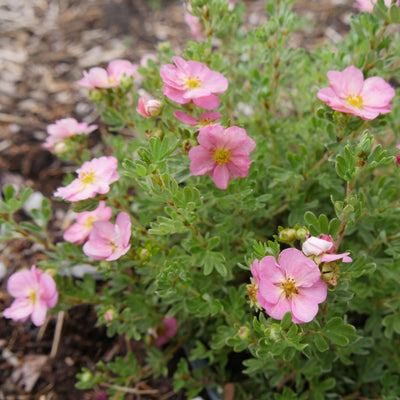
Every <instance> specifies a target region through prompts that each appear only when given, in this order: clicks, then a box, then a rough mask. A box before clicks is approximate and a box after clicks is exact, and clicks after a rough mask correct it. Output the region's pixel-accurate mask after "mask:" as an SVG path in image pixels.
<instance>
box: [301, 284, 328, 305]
mask: <svg viewBox="0 0 400 400" xmlns="http://www.w3.org/2000/svg"><path fill="white" fill-rule="evenodd" d="M297 290H298V293H299V294H300V295H301V296H306V297H309V298H312V299H314V301H316V302H317V303H322V302H323V301H325V299H326V296H327V294H328V286H327V284H326V283H325V282H324V281H322V280H318V281H317V282H315V283H314V285H312V286H310V287H299V288H298V289H297Z"/></svg>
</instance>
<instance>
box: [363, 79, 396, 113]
mask: <svg viewBox="0 0 400 400" xmlns="http://www.w3.org/2000/svg"><path fill="white" fill-rule="evenodd" d="M394 95H395V90H394V89H393V88H392V87H391V86H390V85H389V84H388V83H386V82H385V81H384V80H383V79H382V78H379V77H372V78H368V79H366V80H365V82H364V87H363V89H362V92H361V97H362V98H363V101H364V105H365V106H369V107H380V108H382V107H383V108H386V107H387V106H388V105H389V103H390V101H391V100H392V99H393V97H394Z"/></svg>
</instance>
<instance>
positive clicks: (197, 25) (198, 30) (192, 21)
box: [183, 3, 205, 41]
mask: <svg viewBox="0 0 400 400" xmlns="http://www.w3.org/2000/svg"><path fill="white" fill-rule="evenodd" d="M192 12H193V9H192V6H191V4H190V3H186V4H185V11H184V14H183V18H184V19H185V22H186V24H187V25H188V27H189V29H190V33H191V34H192V36H193V39H194V40H196V41H199V40H203V39H204V37H205V33H204V26H203V24H202V23H201V22H200V19H199V18H198V17H196V16H195V15H192Z"/></svg>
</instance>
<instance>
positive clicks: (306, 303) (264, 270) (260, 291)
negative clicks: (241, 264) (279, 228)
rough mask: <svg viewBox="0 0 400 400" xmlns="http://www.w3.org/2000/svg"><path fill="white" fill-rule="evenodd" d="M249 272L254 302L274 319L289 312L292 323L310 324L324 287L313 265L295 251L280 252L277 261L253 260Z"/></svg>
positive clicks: (313, 263)
mask: <svg viewBox="0 0 400 400" xmlns="http://www.w3.org/2000/svg"><path fill="white" fill-rule="evenodd" d="M251 271H252V274H253V277H254V281H255V284H256V290H257V295H256V296H257V301H258V303H259V304H260V306H261V307H262V308H264V309H265V311H266V312H267V313H268V315H270V316H271V317H272V318H274V319H278V320H280V319H282V318H283V316H284V315H285V313H287V312H288V311H290V312H291V313H292V321H293V322H295V323H306V322H310V321H312V320H313V318H314V317H315V316H316V314H317V313H318V304H319V303H322V302H323V301H324V300H325V299H326V295H327V285H326V283H325V282H323V281H322V280H321V278H320V270H319V268H318V266H317V264H315V262H314V261H312V260H311V259H309V258H307V257H306V256H304V254H303V253H302V252H301V251H299V250H297V249H293V248H290V249H285V250H283V251H282V252H281V253H280V255H279V257H278V261H276V259H275V257H273V256H266V257H264V258H262V259H261V260H260V261H259V260H257V259H256V260H254V262H253V265H252V266H251Z"/></svg>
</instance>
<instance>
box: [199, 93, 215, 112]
mask: <svg viewBox="0 0 400 400" xmlns="http://www.w3.org/2000/svg"><path fill="white" fill-rule="evenodd" d="M193 103H194V104H196V106H197V107H200V108H204V109H205V110H215V109H216V108H218V107H219V104H220V101H219V98H218V97H217V96H215V95H214V94H211V95H210V96H206V97H198V98H195V99H193Z"/></svg>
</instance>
